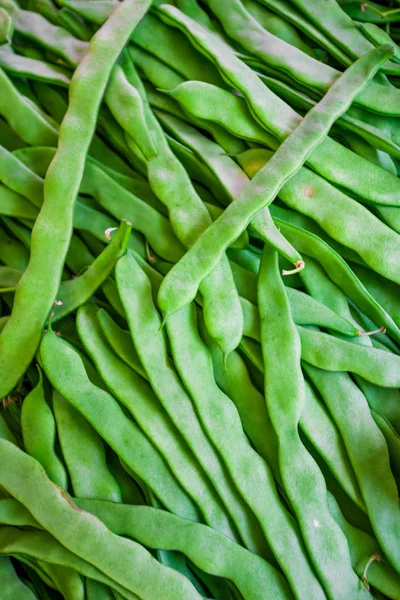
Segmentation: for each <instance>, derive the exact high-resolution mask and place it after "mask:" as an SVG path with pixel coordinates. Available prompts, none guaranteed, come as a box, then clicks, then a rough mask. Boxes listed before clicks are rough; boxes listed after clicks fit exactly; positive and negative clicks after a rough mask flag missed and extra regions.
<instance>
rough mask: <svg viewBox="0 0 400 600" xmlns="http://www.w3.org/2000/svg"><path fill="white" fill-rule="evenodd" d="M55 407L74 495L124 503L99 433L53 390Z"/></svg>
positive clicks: (61, 443)
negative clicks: (107, 462)
mask: <svg viewBox="0 0 400 600" xmlns="http://www.w3.org/2000/svg"><path fill="white" fill-rule="evenodd" d="M53 410H54V415H55V419H56V422H57V431H58V436H59V439H60V445H61V450H62V454H63V457H64V460H65V462H66V465H67V468H68V473H69V476H70V479H71V485H72V489H73V492H74V494H75V495H76V496H78V497H80V498H101V499H103V500H110V502H121V501H122V498H121V490H120V489H119V487H118V484H117V482H116V481H115V479H114V477H113V476H112V474H111V473H110V471H109V470H108V467H107V465H106V458H105V449H104V445H103V442H102V440H101V438H100V437H99V435H98V434H97V433H96V432H95V431H94V429H93V428H92V427H91V425H90V424H89V423H88V422H87V421H86V419H85V418H84V417H82V416H81V415H80V414H79V412H78V411H77V410H75V409H74V408H73V407H72V406H71V405H70V404H69V402H67V400H65V399H64V398H63V397H62V396H61V394H59V393H58V392H57V391H54V392H53ZM88 467H89V468H88Z"/></svg>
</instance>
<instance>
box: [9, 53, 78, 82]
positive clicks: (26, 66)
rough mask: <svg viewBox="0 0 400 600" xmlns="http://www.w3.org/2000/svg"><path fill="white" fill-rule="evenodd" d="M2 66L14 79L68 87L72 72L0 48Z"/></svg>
mask: <svg viewBox="0 0 400 600" xmlns="http://www.w3.org/2000/svg"><path fill="white" fill-rule="evenodd" d="M0 66H1V67H2V68H3V69H4V70H5V71H7V72H8V73H11V74H12V75H14V77H15V76H16V77H25V76H28V77H29V78H35V79H38V80H39V81H45V82H47V83H52V84H53V85H61V86H62V87H68V85H69V83H70V72H69V71H68V70H67V69H65V68H64V67H59V66H58V65H52V64H51V63H47V62H43V61H39V60H35V59H34V58H28V57H25V56H20V55H18V54H14V53H13V52H10V51H9V50H4V49H3V48H0Z"/></svg>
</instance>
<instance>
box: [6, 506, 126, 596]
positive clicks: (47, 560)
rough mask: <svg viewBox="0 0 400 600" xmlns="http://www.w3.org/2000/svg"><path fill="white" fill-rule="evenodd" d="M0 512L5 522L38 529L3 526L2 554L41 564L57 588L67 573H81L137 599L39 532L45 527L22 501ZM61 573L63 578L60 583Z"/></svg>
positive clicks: (51, 537) (49, 536) (54, 540)
mask: <svg viewBox="0 0 400 600" xmlns="http://www.w3.org/2000/svg"><path fill="white" fill-rule="evenodd" d="M0 512H1V513H2V514H1V517H0V518H1V519H2V520H3V521H4V522H5V523H14V522H16V523H20V524H21V525H25V526H28V527H30V528H31V527H35V528H37V529H35V530H32V529H29V530H27V531H21V530H19V529H17V528H16V527H1V528H0V554H3V553H5V554H7V553H10V554H11V555H12V556H15V557H18V558H20V559H22V560H23V561H24V562H25V559H26V561H27V563H28V564H32V565H37V566H39V565H40V567H41V569H42V570H43V571H44V572H45V573H46V574H48V576H49V575H51V578H52V580H53V582H54V583H53V587H54V588H56V587H58V585H57V584H59V583H61V585H62V584H63V583H65V576H66V575H67V576H68V575H71V573H75V574H76V575H78V576H79V574H81V575H84V576H87V577H91V578H93V579H95V580H96V581H100V582H102V583H104V584H106V585H107V584H108V585H110V586H111V588H112V589H113V590H118V591H119V592H120V593H121V598H125V599H126V600H137V596H136V594H134V593H132V592H130V591H129V590H127V589H126V588H125V587H124V586H122V585H120V584H118V583H117V582H116V581H114V580H113V579H112V578H110V577H107V575H105V574H104V573H102V572H101V571H100V570H99V569H97V568H96V567H95V566H93V565H92V564H90V563H89V562H87V561H85V560H83V559H82V558H79V557H78V556H76V555H75V554H74V553H73V552H71V551H69V550H67V548H65V547H64V546H62V545H61V544H60V543H59V542H58V541H57V540H56V539H55V538H54V537H53V536H51V535H50V534H49V533H47V532H45V531H38V529H42V527H41V525H40V524H39V523H37V522H36V521H35V519H33V518H32V516H31V514H30V513H29V512H28V511H27V510H26V508H25V507H24V506H23V505H22V504H20V503H19V502H17V501H15V500H13V504H11V503H9V504H8V506H7V507H5V508H3V509H0ZM82 512H83V511H82ZM60 576H61V577H62V578H63V580H64V581H61V582H60ZM67 583H68V582H67ZM78 585H79V584H78ZM62 593H64V590H62ZM83 597H84V596H83ZM68 598H69V600H75V596H74V595H72V596H68Z"/></svg>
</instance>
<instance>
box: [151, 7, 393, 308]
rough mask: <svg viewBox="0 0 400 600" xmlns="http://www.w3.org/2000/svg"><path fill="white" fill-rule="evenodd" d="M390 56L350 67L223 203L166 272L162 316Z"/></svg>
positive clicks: (193, 289)
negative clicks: (235, 194)
mask: <svg viewBox="0 0 400 600" xmlns="http://www.w3.org/2000/svg"><path fill="white" fill-rule="evenodd" d="M165 10H166V9H165ZM376 52H378V54H376ZM389 55H390V48H385V47H382V49H381V50H373V51H372V53H371V54H370V55H368V56H367V57H364V58H363V59H359V61H357V62H356V63H354V65H352V66H351V67H349V69H348V70H347V71H346V73H345V74H344V75H342V76H341V77H340V78H339V79H338V80H337V81H336V83H335V84H333V86H332V87H331V88H330V90H329V91H328V93H327V94H326V96H325V97H324V98H323V100H321V101H320V102H319V103H318V104H317V105H316V107H315V108H314V109H311V111H310V112H309V113H307V115H306V117H305V118H304V120H303V121H302V123H301V124H300V125H299V126H298V127H297V128H296V129H295V130H294V132H293V133H292V134H291V135H290V136H289V138H286V140H285V141H284V142H283V144H282V145H281V146H280V147H279V148H278V150H277V151H276V153H275V154H274V156H273V157H272V158H271V159H270V161H269V162H268V163H267V164H266V165H265V166H264V167H263V168H262V169H261V170H260V171H259V172H258V173H257V174H256V175H255V176H254V178H253V179H252V180H251V182H250V184H249V185H248V186H247V187H246V188H245V190H244V191H243V192H242V193H241V194H240V195H239V196H238V197H237V198H236V200H235V202H233V203H232V204H230V205H229V206H228V207H227V208H226V210H225V211H224V213H223V215H221V217H220V218H219V219H218V220H217V221H216V222H215V223H213V225H211V227H209V228H208V229H207V230H206V231H205V232H204V233H203V234H202V235H201V237H200V238H199V239H198V240H197V241H196V242H195V244H194V246H192V248H191V249H190V250H189V251H188V252H187V253H186V254H185V256H184V257H183V258H182V259H181V260H180V261H179V263H178V264H177V265H176V266H175V267H174V268H173V269H172V270H171V271H170V272H169V273H168V275H167V276H166V277H165V279H164V281H163V283H162V285H161V287H160V292H159V296H158V301H159V305H160V307H161V309H162V311H163V313H164V314H165V316H168V315H169V314H171V313H173V312H174V311H176V310H179V308H181V307H182V306H184V305H185V304H187V303H188V302H190V300H192V299H193V298H194V296H195V294H196V293H197V290H198V288H199V284H200V282H201V281H202V280H203V279H204V277H205V276H206V275H207V274H208V273H210V272H211V271H212V269H213V268H214V266H215V264H217V262H218V261H219V260H220V257H221V255H222V254H223V252H224V251H225V250H226V248H227V246H228V245H229V244H230V241H231V240H234V239H236V238H237V237H238V236H239V235H240V234H241V233H242V231H243V230H244V229H245V228H246V226H247V225H248V223H249V221H250V220H251V218H252V217H253V216H254V215H255V214H256V213H257V212H258V211H259V210H261V209H262V208H263V207H265V206H267V205H268V204H270V203H271V202H272V200H273V199H274V197H275V196H276V194H277V193H278V192H279V190H280V189H281V187H282V186H283V185H284V184H285V183H286V181H288V180H289V178H290V177H291V176H292V175H294V174H295V173H296V172H297V171H298V170H299V169H300V167H301V166H302V165H303V163H304V162H305V160H306V158H307V156H308V155H309V154H310V153H311V152H312V150H313V149H314V148H315V147H316V146H317V145H318V144H319V142H321V141H322V140H323V139H324V138H326V136H327V133H328V130H329V128H330V126H331V125H332V124H333V122H334V121H335V119H336V118H337V117H338V116H339V115H340V114H343V112H344V111H345V110H346V108H348V106H349V105H350V104H351V101H352V100H353V98H354V96H355V95H356V94H357V92H359V90H360V89H362V88H363V87H364V85H365V83H366V82H367V81H368V80H369V79H370V78H371V77H372V76H373V74H374V73H375V72H376V70H377V68H378V66H379V65H380V64H381V63H382V62H383V61H384V60H385V59H386V58H387V57H388V56H389ZM349 79H350V80H351V83H352V86H351V87H350V82H349ZM353 86H354V87H353ZM314 111H316V112H314ZM266 190H267V192H266ZM178 281H179V284H178Z"/></svg>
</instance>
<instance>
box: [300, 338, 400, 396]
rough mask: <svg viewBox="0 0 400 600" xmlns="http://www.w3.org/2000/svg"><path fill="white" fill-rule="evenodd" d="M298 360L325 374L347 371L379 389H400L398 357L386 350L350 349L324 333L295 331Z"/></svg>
mask: <svg viewBox="0 0 400 600" xmlns="http://www.w3.org/2000/svg"><path fill="white" fill-rule="evenodd" d="M298 330H299V333H300V338H301V356H302V359H303V360H305V361H306V362H308V363H310V364H313V365H314V366H316V367H319V368H321V369H324V370H326V371H351V372H352V373H356V374H357V375H361V376H362V377H364V379H366V380H367V381H369V382H371V383H374V384H375V385H380V386H382V387H393V388H398V387H400V357H399V356H398V355H396V354H392V353H391V352H390V353H389V352H386V350H379V349H377V348H367V347H366V346H358V345H356V346H354V344H352V343H351V342H348V341H346V340H341V339H338V338H336V337H333V336H331V335H328V334H326V333H322V332H319V331H312V330H311V329H306V328H305V327H299V328H298Z"/></svg>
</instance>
